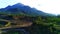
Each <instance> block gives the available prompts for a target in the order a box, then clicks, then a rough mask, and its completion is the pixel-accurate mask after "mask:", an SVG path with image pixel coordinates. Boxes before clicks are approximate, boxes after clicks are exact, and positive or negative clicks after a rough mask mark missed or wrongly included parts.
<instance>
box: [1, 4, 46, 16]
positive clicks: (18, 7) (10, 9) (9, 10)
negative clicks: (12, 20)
mask: <svg viewBox="0 0 60 34" xmlns="http://www.w3.org/2000/svg"><path fill="white" fill-rule="evenodd" d="M0 12H4V13H6V14H20V13H24V14H28V15H34V16H38V15H41V16H46V15H47V13H44V12H42V11H40V10H37V9H36V8H31V7H29V6H26V5H24V4H21V3H17V4H15V5H12V6H7V7H6V8H2V9H0Z"/></svg>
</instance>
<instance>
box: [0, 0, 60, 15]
mask: <svg viewBox="0 0 60 34" xmlns="http://www.w3.org/2000/svg"><path fill="white" fill-rule="evenodd" d="M16 3H22V4H25V5H28V6H31V7H35V8H36V9H38V10H41V11H43V12H46V13H51V14H56V15H57V14H60V0H0V8H4V7H6V6H8V5H14V4H16Z"/></svg>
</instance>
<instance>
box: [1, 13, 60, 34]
mask: <svg viewBox="0 0 60 34" xmlns="http://www.w3.org/2000/svg"><path fill="white" fill-rule="evenodd" d="M21 17H23V18H21ZM15 18H18V19H15ZM0 19H4V20H24V19H25V21H29V22H32V25H30V26H28V27H19V28H13V27H11V28H6V29H0V32H2V33H1V34H60V15H58V16H29V15H26V14H19V15H14V14H10V15H7V14H0ZM12 24H14V23H12ZM5 25H6V26H5ZM17 25H18V24H17ZM9 26H11V23H10V21H8V24H7V22H5V21H3V20H2V21H1V20H0V28H3V27H9ZM24 31H25V32H24Z"/></svg>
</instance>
